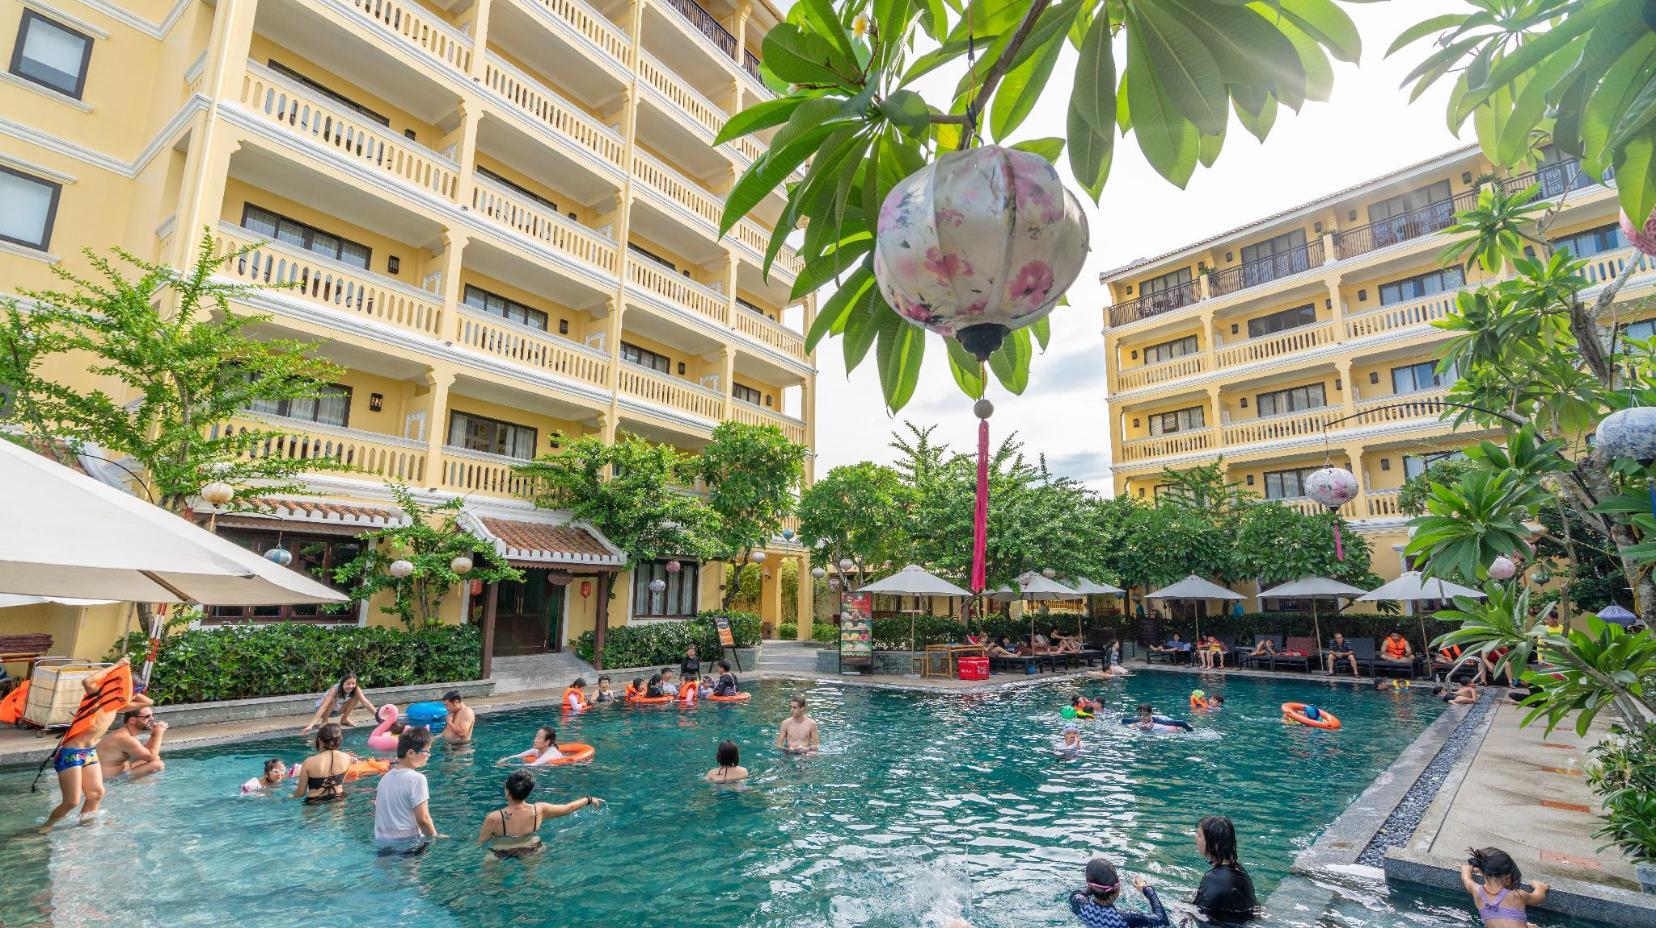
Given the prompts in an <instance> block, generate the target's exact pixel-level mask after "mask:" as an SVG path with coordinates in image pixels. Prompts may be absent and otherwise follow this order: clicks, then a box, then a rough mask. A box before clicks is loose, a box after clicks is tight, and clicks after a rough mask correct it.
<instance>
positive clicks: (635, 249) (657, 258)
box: [627, 242, 678, 271]
mask: <svg viewBox="0 0 1656 928" xmlns="http://www.w3.org/2000/svg"><path fill="white" fill-rule="evenodd" d="M627 250H628V251H630V252H632V253H633V254H636V255H639V256H640V257H644V258H648V259H649V260H651V261H654V262H655V263H656V264H659V265H661V266H662V267H664V268H666V269H667V270H669V271H676V270H678V265H676V264H674V263H673V262H671V261H669V260H667V259H666V258H663V257H662V256H661V255H658V254H656V253H655V252H653V251H651V250H650V249H648V248H641V247H639V246H637V245H634V244H633V243H632V242H628V243H627Z"/></svg>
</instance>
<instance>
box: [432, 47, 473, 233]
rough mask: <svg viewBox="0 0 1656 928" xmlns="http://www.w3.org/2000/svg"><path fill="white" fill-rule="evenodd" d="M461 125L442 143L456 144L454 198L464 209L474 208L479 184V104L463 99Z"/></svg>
mask: <svg viewBox="0 0 1656 928" xmlns="http://www.w3.org/2000/svg"><path fill="white" fill-rule="evenodd" d="M482 58H483V56H482V55H481V54H477V55H473V56H472V60H473V61H481V60H482ZM458 110H459V113H460V125H459V127H458V128H456V129H455V130H454V131H453V132H451V133H449V136H448V139H450V140H452V141H448V142H446V143H445V144H443V145H442V147H443V148H447V147H448V145H450V144H452V145H454V162H455V163H456V164H458V165H460V175H459V177H457V178H456V179H455V185H454V200H455V202H456V203H458V204H460V206H461V207H462V208H464V209H471V208H472V189H473V188H474V187H476V186H477V122H478V120H480V119H482V118H483V114H482V110H481V109H480V108H479V107H478V105H477V104H475V103H473V104H470V105H469V106H468V104H467V102H466V101H464V100H462V101H460V105H459V107H458Z"/></svg>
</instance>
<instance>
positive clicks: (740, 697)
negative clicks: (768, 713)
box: [707, 693, 753, 702]
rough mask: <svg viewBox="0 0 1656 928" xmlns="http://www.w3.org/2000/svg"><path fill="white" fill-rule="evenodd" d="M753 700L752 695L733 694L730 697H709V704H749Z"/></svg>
mask: <svg viewBox="0 0 1656 928" xmlns="http://www.w3.org/2000/svg"><path fill="white" fill-rule="evenodd" d="M752 698H753V694H752V693H733V694H731V695H729V696H718V695H713V696H709V697H707V699H708V701H709V702H747V701H748V700H749V699H752Z"/></svg>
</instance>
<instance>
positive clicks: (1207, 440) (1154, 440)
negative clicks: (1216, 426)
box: [1121, 427, 1213, 461]
mask: <svg viewBox="0 0 1656 928" xmlns="http://www.w3.org/2000/svg"><path fill="white" fill-rule="evenodd" d="M1211 447H1213V429H1212V428H1211V427H1205V428H1199V429H1184V430H1181V431H1178V432H1174V433H1173V434H1171V435H1156V436H1153V437H1150V438H1135V439H1133V440H1132V441H1126V442H1122V444H1121V459H1122V460H1123V461H1145V460H1149V459H1151V458H1161V457H1167V456H1169V455H1174V454H1189V453H1191V452H1193V451H1206V450H1208V449H1209V448H1211Z"/></svg>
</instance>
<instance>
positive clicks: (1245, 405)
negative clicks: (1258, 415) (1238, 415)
mask: <svg viewBox="0 0 1656 928" xmlns="http://www.w3.org/2000/svg"><path fill="white" fill-rule="evenodd" d="M1240 404H1241V406H1242V408H1243V409H1247V408H1248V398H1247V397H1245V396H1244V397H1242V399H1241V401H1240Z"/></svg>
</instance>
